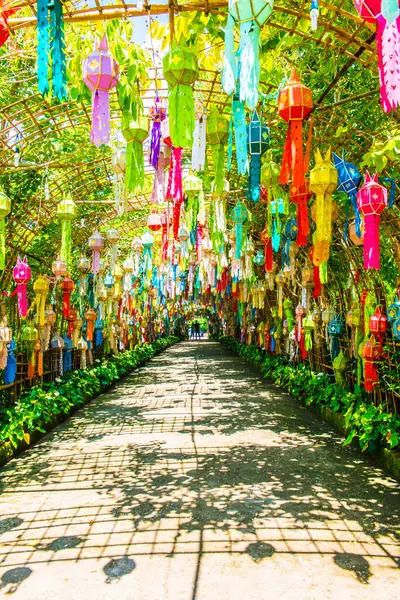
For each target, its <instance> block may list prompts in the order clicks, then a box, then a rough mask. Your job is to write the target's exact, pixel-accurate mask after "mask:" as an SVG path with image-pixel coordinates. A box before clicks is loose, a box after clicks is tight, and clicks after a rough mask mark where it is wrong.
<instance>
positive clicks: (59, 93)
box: [37, 0, 67, 100]
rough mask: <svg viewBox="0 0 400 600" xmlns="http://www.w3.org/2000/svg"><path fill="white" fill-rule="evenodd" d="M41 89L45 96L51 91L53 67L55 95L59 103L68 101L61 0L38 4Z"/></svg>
mask: <svg viewBox="0 0 400 600" xmlns="http://www.w3.org/2000/svg"><path fill="white" fill-rule="evenodd" d="M37 38H38V62H37V64H38V88H39V91H40V93H41V94H42V95H43V96H44V95H45V94H48V93H49V91H50V83H49V66H50V56H51V74H52V84H53V93H54V96H56V98H58V99H59V100H65V99H66V98H67V90H66V82H67V77H66V59H65V43H64V19H63V5H62V2H61V1H60V0H53V2H51V3H49V2H48V1H45V0H38V1H37Z"/></svg>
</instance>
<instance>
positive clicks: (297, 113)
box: [278, 69, 313, 188]
mask: <svg viewBox="0 0 400 600" xmlns="http://www.w3.org/2000/svg"><path fill="white" fill-rule="evenodd" d="M312 106H313V103H312V92H311V90H310V89H309V88H307V87H306V86H305V85H303V84H302V83H301V81H300V80H299V77H298V75H297V73H296V71H295V70H294V69H293V71H292V73H291V75H290V78H289V80H288V81H287V83H286V85H285V86H284V87H283V88H282V89H281V91H280V92H279V97H278V114H279V116H280V117H281V118H282V119H284V120H285V121H286V122H287V123H288V132H287V135H286V142H285V147H284V150H283V156H282V166H281V172H280V176H279V183H281V184H286V183H289V180H290V178H291V180H292V185H293V186H294V187H296V188H302V186H304V185H305V177H304V175H305V172H307V170H308V164H307V163H308V156H307V154H308V148H309V145H310V143H311V123H310V132H309V138H308V142H307V146H308V148H307V153H306V157H305V158H304V156H303V120H304V119H305V118H306V117H307V116H308V115H309V114H310V112H311V110H312Z"/></svg>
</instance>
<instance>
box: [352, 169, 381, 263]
mask: <svg viewBox="0 0 400 600" xmlns="http://www.w3.org/2000/svg"><path fill="white" fill-rule="evenodd" d="M387 203H388V201H387V189H386V188H385V187H384V186H383V185H380V184H379V183H378V174H377V173H376V174H375V175H373V176H372V177H371V176H370V174H369V173H368V172H367V173H366V175H365V180H364V183H363V185H362V186H361V188H360V189H359V191H358V193H357V205H358V208H359V210H360V212H361V214H362V215H364V268H365V269H380V242H379V224H380V219H381V217H380V215H381V213H382V212H383V210H384V209H385V207H386V206H387Z"/></svg>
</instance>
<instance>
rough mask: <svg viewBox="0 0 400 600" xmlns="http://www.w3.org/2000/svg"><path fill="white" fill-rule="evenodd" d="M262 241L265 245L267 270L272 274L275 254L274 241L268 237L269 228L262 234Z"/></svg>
mask: <svg viewBox="0 0 400 600" xmlns="http://www.w3.org/2000/svg"><path fill="white" fill-rule="evenodd" d="M260 240H261V241H262V243H263V244H264V255H265V270H266V271H267V272H268V273H270V272H271V271H272V267H273V254H272V239H271V237H270V236H269V235H268V228H267V227H266V228H265V229H264V231H262V232H261V235H260Z"/></svg>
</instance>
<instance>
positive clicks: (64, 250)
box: [60, 219, 72, 267]
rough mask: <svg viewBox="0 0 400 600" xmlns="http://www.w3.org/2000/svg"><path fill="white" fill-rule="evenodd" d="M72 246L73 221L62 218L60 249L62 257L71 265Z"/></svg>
mask: <svg viewBox="0 0 400 600" xmlns="http://www.w3.org/2000/svg"><path fill="white" fill-rule="evenodd" d="M71 247H72V237H71V221H69V220H68V219H62V220H61V250H60V258H61V259H62V260H63V261H65V262H66V263H67V265H68V267H69V266H70V263H71Z"/></svg>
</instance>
